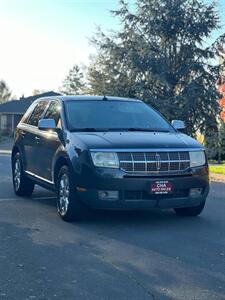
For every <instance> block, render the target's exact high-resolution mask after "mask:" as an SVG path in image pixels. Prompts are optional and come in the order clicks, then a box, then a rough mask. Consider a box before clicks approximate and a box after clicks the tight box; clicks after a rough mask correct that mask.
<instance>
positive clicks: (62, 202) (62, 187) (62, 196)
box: [58, 174, 70, 216]
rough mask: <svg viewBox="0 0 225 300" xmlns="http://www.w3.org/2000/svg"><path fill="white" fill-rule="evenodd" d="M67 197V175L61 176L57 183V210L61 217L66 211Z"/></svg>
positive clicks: (68, 188)
mask: <svg viewBox="0 0 225 300" xmlns="http://www.w3.org/2000/svg"><path fill="white" fill-rule="evenodd" d="M69 196H70V186H69V177H68V175H67V174H62V176H61V178H60V181H59V201H58V210H59V213H60V214H61V215H62V216H64V215H65V214H66V213H67V211H68V207H69Z"/></svg>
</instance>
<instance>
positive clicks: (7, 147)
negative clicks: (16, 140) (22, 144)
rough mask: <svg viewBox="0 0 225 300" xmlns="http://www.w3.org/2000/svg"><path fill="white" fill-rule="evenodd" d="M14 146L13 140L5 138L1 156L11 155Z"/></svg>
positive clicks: (0, 151)
mask: <svg viewBox="0 0 225 300" xmlns="http://www.w3.org/2000/svg"><path fill="white" fill-rule="evenodd" d="M12 145H13V138H11V137H3V140H2V142H0V154H11V150H12Z"/></svg>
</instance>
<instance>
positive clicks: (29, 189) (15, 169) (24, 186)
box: [12, 153, 34, 197]
mask: <svg viewBox="0 0 225 300" xmlns="http://www.w3.org/2000/svg"><path fill="white" fill-rule="evenodd" d="M12 176H13V187H14V192H15V194H16V195H17V196H21V197H22V196H25V197H30V196H31V195H32V193H33V190H34V182H33V181H32V180H31V179H30V178H28V177H27V176H26V175H25V173H24V169H23V163H22V159H21V155H20V153H16V154H15V156H14V157H13V160H12Z"/></svg>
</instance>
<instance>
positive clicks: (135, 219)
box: [0, 155, 225, 300]
mask: <svg viewBox="0 0 225 300" xmlns="http://www.w3.org/2000/svg"><path fill="white" fill-rule="evenodd" d="M0 299H1V300H4V299H9V300H14V299H15V300H25V299H43V300H47V299H60V300H62V299H63V300H66V299H68V300H74V299H91V300H92V299H93V300H95V299H113V300H120V299H122V300H125V299H129V300H131V299H132V300H133V299H139V300H142V299H185V300H187V299H188V300H191V299H195V300H201V299H207V300H213V299H218V300H222V299H225V184H223V183H212V184H211V192H210V195H209V198H208V201H207V205H206V208H205V210H204V211H203V213H202V214H201V216H199V217H193V218H182V217H177V216H176V215H175V214H174V213H173V211H172V210H168V211H159V210H151V211H145V212H106V211H102V212H93V213H91V214H90V216H89V217H88V218H87V219H86V220H83V221H82V222H79V223H65V222H63V221H61V219H60V218H59V217H58V216H57V213H56V207H55V195H54V194H53V193H50V192H48V191H46V190H44V189H41V188H38V187H37V188H35V192H34V194H33V196H32V198H30V199H28V198H19V197H16V196H15V195H14V193H13V190H12V184H11V170H10V157H9V156H8V155H0Z"/></svg>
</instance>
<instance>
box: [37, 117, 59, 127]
mask: <svg viewBox="0 0 225 300" xmlns="http://www.w3.org/2000/svg"><path fill="white" fill-rule="evenodd" d="M38 129H40V130H55V129H56V124H55V120H54V119H41V120H39V121H38Z"/></svg>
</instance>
